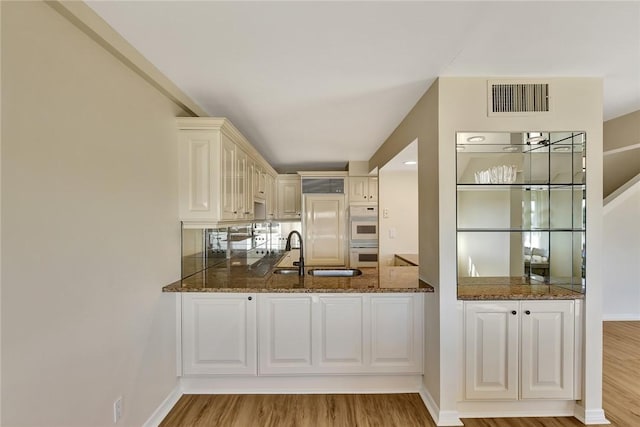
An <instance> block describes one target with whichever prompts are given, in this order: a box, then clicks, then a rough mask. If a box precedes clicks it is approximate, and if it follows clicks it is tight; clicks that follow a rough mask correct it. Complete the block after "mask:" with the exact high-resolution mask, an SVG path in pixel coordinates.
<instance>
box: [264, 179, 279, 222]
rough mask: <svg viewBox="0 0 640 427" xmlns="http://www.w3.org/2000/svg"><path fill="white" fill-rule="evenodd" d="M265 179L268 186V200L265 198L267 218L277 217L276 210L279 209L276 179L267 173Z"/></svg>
mask: <svg viewBox="0 0 640 427" xmlns="http://www.w3.org/2000/svg"><path fill="white" fill-rule="evenodd" d="M265 180H266V184H265V185H266V187H265V189H266V190H265V192H266V200H265V207H266V214H267V219H275V217H276V210H277V204H276V179H275V178H274V177H273V176H271V175H269V174H265Z"/></svg>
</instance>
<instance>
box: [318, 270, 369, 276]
mask: <svg viewBox="0 0 640 427" xmlns="http://www.w3.org/2000/svg"><path fill="white" fill-rule="evenodd" d="M308 274H310V275H311V276H319V277H354V276H360V275H361V274H362V270H358V269H357V268H314V269H312V270H309V272H308Z"/></svg>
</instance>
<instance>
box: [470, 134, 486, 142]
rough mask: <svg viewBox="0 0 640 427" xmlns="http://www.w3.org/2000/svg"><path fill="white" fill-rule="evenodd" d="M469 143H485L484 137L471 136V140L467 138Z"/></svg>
mask: <svg viewBox="0 0 640 427" xmlns="http://www.w3.org/2000/svg"><path fill="white" fill-rule="evenodd" d="M467 141H469V142H482V141H484V136H482V135H476V136H470V137H469V138H467Z"/></svg>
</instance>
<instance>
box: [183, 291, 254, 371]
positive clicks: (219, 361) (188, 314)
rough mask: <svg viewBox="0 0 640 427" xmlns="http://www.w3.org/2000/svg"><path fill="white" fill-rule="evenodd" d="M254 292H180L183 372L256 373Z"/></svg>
mask: <svg viewBox="0 0 640 427" xmlns="http://www.w3.org/2000/svg"><path fill="white" fill-rule="evenodd" d="M256 343H257V341H256V297H255V294H207V293H188V292H185V293H183V294H182V366H183V367H182V369H183V374H184V375H203V374H204V375H206V374H228V375H232V374H234V375H256V374H257V364H256V355H257V345H256Z"/></svg>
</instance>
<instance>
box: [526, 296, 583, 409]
mask: <svg viewBox="0 0 640 427" xmlns="http://www.w3.org/2000/svg"><path fill="white" fill-rule="evenodd" d="M573 310H574V303H573V301H523V302H522V303H521V316H522V317H521V318H522V331H521V338H520V339H521V341H522V344H521V346H522V356H521V368H520V369H521V377H522V391H521V397H522V398H523V399H572V398H573V386H574V381H573V378H574V375H573V374H574V369H573V365H574V319H575V317H574V312H573Z"/></svg>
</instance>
